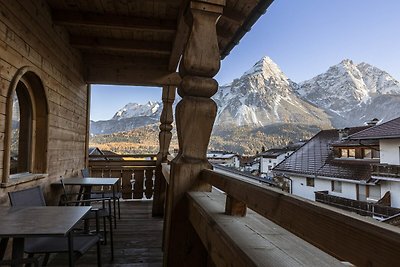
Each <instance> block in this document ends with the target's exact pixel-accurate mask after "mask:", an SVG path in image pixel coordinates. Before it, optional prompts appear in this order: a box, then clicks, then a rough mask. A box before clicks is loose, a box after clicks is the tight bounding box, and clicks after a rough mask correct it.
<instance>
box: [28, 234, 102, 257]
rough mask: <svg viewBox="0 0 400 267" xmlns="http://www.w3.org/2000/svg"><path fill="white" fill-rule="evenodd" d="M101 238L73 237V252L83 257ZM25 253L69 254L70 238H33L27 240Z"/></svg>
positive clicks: (95, 236) (88, 236)
mask: <svg viewBox="0 0 400 267" xmlns="http://www.w3.org/2000/svg"><path fill="white" fill-rule="evenodd" d="M99 240H100V237H99V236H98V235H78V236H74V237H73V250H74V252H77V253H79V254H81V255H83V254H84V253H85V252H86V251H88V250H89V249H90V248H91V247H92V246H94V245H95V244H96V243H97V242H98V241H99ZM25 252H26V253H29V254H36V253H61V252H68V237H64V236H60V237H33V238H27V239H26V240H25Z"/></svg>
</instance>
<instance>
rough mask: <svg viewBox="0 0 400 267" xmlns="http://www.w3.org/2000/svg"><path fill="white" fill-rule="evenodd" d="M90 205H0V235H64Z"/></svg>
mask: <svg viewBox="0 0 400 267" xmlns="http://www.w3.org/2000/svg"><path fill="white" fill-rule="evenodd" d="M90 209H91V207H90V206H85V207H66V206H35V207H5V206H0V218H1V219H0V237H35V236H65V235H66V234H68V232H69V231H71V230H72V228H73V227H74V226H75V225H76V224H77V223H78V222H79V221H80V220H81V219H82V218H83V216H85V214H86V213H88V212H89V211H90Z"/></svg>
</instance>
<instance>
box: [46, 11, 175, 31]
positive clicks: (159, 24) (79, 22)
mask: <svg viewBox="0 0 400 267" xmlns="http://www.w3.org/2000/svg"><path fill="white" fill-rule="evenodd" d="M51 13H52V18H53V22H54V24H57V25H62V26H78V27H79V26H85V27H96V28H106V29H117V30H145V31H156V32H170V33H173V32H175V30H176V20H174V19H157V18H138V17H131V16H120V15H112V14H98V13H90V12H77V11H68V10H52V12H51Z"/></svg>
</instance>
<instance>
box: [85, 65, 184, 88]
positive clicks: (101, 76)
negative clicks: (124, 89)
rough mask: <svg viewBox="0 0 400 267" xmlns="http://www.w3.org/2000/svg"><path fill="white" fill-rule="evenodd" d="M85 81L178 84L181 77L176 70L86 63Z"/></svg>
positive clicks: (138, 84) (93, 82)
mask: <svg viewBox="0 0 400 267" xmlns="http://www.w3.org/2000/svg"><path fill="white" fill-rule="evenodd" d="M85 81H86V82H87V83H89V84H119V85H136V86H160V87H161V86H166V85H172V86H178V85H179V84H180V82H181V78H180V76H179V74H178V73H177V72H170V71H166V70H158V69H153V70H145V69H141V68H134V67H131V66H129V67H127V66H125V65H124V64H110V65H86V76H85Z"/></svg>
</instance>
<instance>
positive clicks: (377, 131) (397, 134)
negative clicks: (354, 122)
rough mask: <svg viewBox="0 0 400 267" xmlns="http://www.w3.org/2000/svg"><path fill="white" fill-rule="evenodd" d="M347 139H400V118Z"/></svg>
mask: <svg viewBox="0 0 400 267" xmlns="http://www.w3.org/2000/svg"><path fill="white" fill-rule="evenodd" d="M348 138H349V139H390V138H400V117H399V118H396V119H393V120H391V121H388V122H385V123H382V124H379V125H375V126H373V127H371V128H368V129H366V130H364V131H361V132H358V133H356V134H353V135H350V136H349V137H348Z"/></svg>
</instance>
